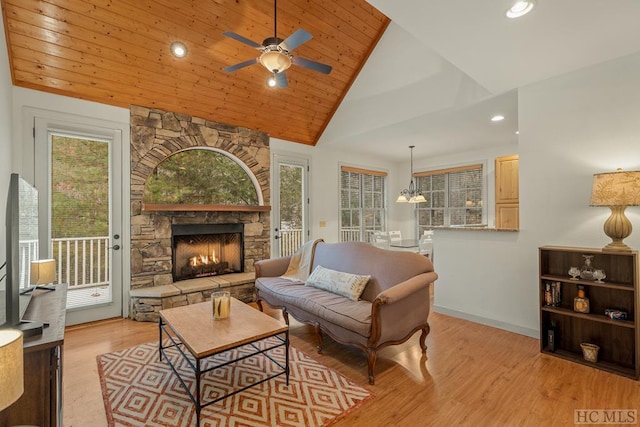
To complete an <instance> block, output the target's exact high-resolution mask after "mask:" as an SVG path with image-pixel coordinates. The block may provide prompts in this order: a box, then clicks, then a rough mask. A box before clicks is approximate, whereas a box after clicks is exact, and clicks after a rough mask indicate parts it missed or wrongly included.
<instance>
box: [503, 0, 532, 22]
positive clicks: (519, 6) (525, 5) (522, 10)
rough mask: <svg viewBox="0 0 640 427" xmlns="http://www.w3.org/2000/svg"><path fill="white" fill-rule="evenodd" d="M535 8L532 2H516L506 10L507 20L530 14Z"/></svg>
mask: <svg viewBox="0 0 640 427" xmlns="http://www.w3.org/2000/svg"><path fill="white" fill-rule="evenodd" d="M533 6H535V2H534V1H533V0H518V1H516V2H515V3H513V5H512V6H511V7H510V8H509V9H508V10H507V13H506V15H507V18H519V17H521V16H524V15H526V14H527V13H529V12H531V9H533Z"/></svg>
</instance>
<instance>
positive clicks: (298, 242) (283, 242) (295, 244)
mask: <svg viewBox="0 0 640 427" xmlns="http://www.w3.org/2000/svg"><path fill="white" fill-rule="evenodd" d="M278 242H279V245H280V256H289V255H293V254H294V253H295V251H297V250H298V248H300V246H302V244H303V243H304V241H303V239H302V229H301V228H292V229H289V230H280V238H279V239H278Z"/></svg>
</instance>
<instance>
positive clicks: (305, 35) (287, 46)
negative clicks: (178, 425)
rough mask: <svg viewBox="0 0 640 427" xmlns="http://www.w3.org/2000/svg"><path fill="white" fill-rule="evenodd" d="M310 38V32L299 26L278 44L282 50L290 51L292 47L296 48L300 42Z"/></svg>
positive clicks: (302, 42)
mask: <svg viewBox="0 0 640 427" xmlns="http://www.w3.org/2000/svg"><path fill="white" fill-rule="evenodd" d="M312 38H313V36H312V35H311V33H310V32H308V31H306V30H303V29H302V28H300V29H299V30H298V31H296V32H295V33H293V34H291V35H290V36H289V37H287V38H286V39H285V40H284V41H283V42H282V43H280V46H281V47H282V48H283V49H284V50H286V51H289V52H291V51H292V50H293V49H295V48H297V47H298V46H300V45H301V44H304V43H306V42H308V41H309V40H311V39H312Z"/></svg>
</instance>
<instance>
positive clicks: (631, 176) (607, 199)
mask: <svg viewBox="0 0 640 427" xmlns="http://www.w3.org/2000/svg"><path fill="white" fill-rule="evenodd" d="M589 205H590V206H639V205H640V171H622V170H618V171H616V172H608V173H597V174H595V175H593V188H592V190H591V201H590V202H589Z"/></svg>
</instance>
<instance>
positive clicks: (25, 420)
mask: <svg viewBox="0 0 640 427" xmlns="http://www.w3.org/2000/svg"><path fill="white" fill-rule="evenodd" d="M34 292H35V293H34V295H33V297H32V298H31V302H30V303H29V307H28V308H27V311H26V312H25V315H24V318H25V319H29V320H39V321H42V322H47V323H48V324H49V326H48V327H46V328H44V330H43V333H42V335H37V336H33V337H28V338H25V339H24V394H23V395H22V396H21V397H20V398H19V399H18V400H17V401H16V402H15V403H14V404H13V405H11V406H9V407H8V408H6V409H5V410H4V411H1V412H0V426H5V425H7V426H12V425H33V426H41V427H48V426H62V422H61V420H62V412H61V409H62V349H63V343H64V324H65V313H66V305H67V287H66V285H58V286H57V287H56V290H55V291H42V290H36V291H34Z"/></svg>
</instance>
